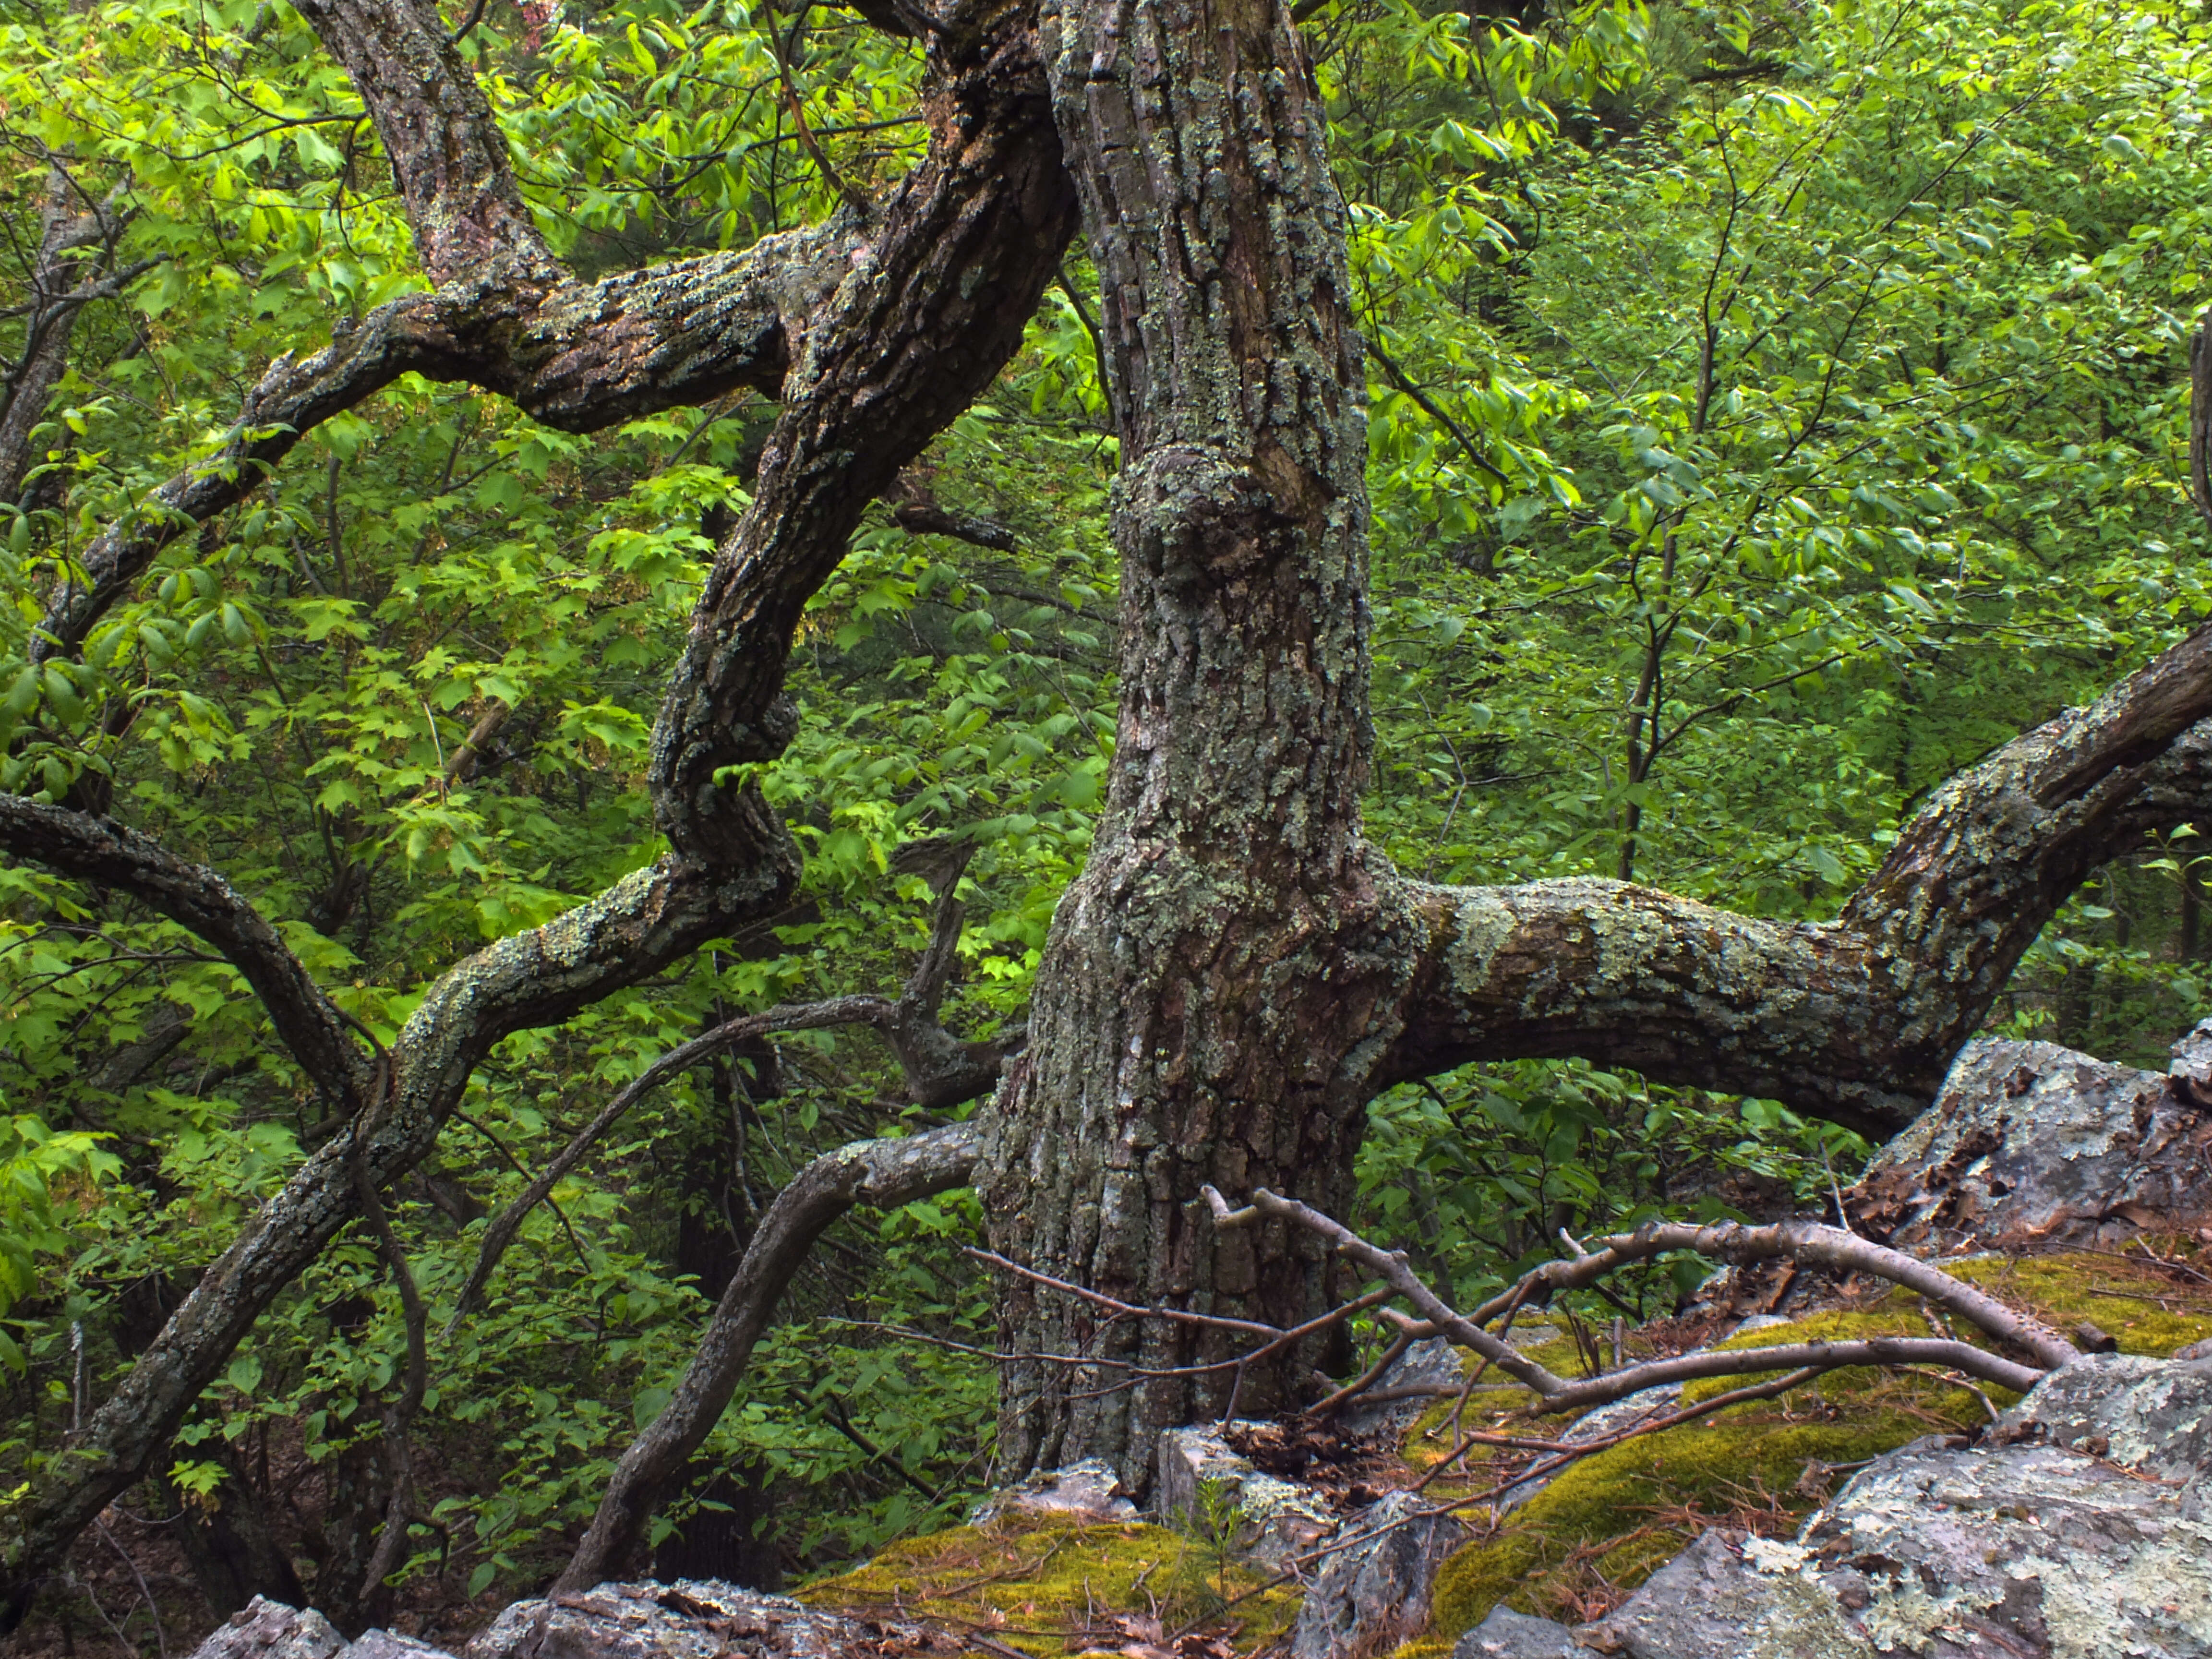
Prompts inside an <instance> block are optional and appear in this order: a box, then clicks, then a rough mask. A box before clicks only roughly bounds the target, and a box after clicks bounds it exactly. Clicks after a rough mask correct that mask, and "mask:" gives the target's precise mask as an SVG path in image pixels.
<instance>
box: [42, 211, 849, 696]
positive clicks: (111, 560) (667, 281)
mask: <svg viewBox="0 0 2212 1659" xmlns="http://www.w3.org/2000/svg"><path fill="white" fill-rule="evenodd" d="M852 235H853V233H852V232H851V230H850V229H849V228H842V227H835V226H833V227H825V228H820V229H815V230H806V231H795V232H791V233H788V234H782V235H777V236H770V237H764V238H763V239H762V240H760V241H759V242H757V243H755V244H754V245H753V246H751V247H749V248H747V249H745V250H744V252H740V253H722V254H711V255H708V256H706V257H704V258H697V259H684V260H678V261H675V262H674V263H671V264H665V265H657V266H653V267H652V268H651V269H648V270H638V271H624V272H622V273H619V274H617V275H616V276H609V277H606V278H605V279H603V280H601V281H599V282H596V283H571V284H568V285H565V286H562V287H557V288H555V289H551V290H550V291H546V292H542V293H541V292H538V291H534V290H528V289H505V290H499V291H490V292H487V291H484V290H483V289H477V288H475V287H471V286H470V285H467V284H462V285H459V287H457V288H455V289H451V290H441V291H440V292H438V293H435V294H410V295H406V296H404V298H401V299H398V300H394V301H391V302H390V303H388V304H386V305H384V306H380V307H378V308H377V309H376V310H375V311H374V312H372V313H370V314H369V315H368V317H367V318H365V319H362V322H361V323H360V325H358V326H356V327H353V328H349V329H347V330H345V331H343V332H342V333H340V334H339V335H338V336H337V337H336V338H334V339H333V340H332V341H331V343H330V344H329V345H327V346H325V347H324V348H323V349H320V350H319V351H317V352H315V353H313V355H312V356H308V357H307V358H306V359H304V360H303V361H300V362H295V361H294V360H293V359H292V357H291V356H290V355H289V353H288V354H287V355H285V356H282V357H279V358H278V359H277V360H276V362H273V363H271V364H270V366H269V368H268V369H267V371H266V372H265V373H264V374H263V375H262V377H261V380H260V382H259V384H258V385H257V386H255V387H254V388H253V390H252V392H250V393H248V394H247V396H246V403H245V405H244V407H243V408H242V409H241V410H240V412H239V418H238V422H237V424H236V425H235V426H234V428H233V429H232V434H231V436H230V438H229V439H228V441H227V442H225V444H224V445H223V447H222V448H221V449H219V450H217V451H216V453H214V454H212V455H210V456H209V457H208V458H207V459H204V460H203V461H201V462H199V463H197V465H194V466H192V467H191V469H190V470H189V471H185V472H180V473H179V474H178V475H177V476H176V477H173V478H171V479H170V480H168V482H167V483H163V484H161V486H159V487H158V488H157V489H155V490H154V491H152V493H151V494H149V495H148V496H147V497H146V499H145V501H144V502H143V505H142V506H141V507H140V508H139V509H138V511H137V513H134V514H133V515H132V516H131V517H130V518H127V519H124V520H118V522H117V523H115V524H113V525H112V526H109V527H108V529H107V530H106V531H105V532H102V533H101V534H100V536H99V537H97V538H94V541H93V542H92V543H91V544H90V545H88V547H87V548H86V549H85V550H84V551H83V552H82V554H80V555H79V556H77V558H76V562H75V563H74V565H73V566H72V567H71V568H70V569H69V570H68V572H67V573H66V574H65V575H64V578H63V580H61V581H60V582H59V583H58V584H57V585H56V586H55V588H54V590H53V592H52V594H51V595H50V596H49V598H48V600H47V605H46V616H45V617H44V618H43V619H42V620H41V622H40V625H39V628H38V629H36V630H35V631H34V632H33V635H32V637H31V644H30V652H31V656H32V659H33V661H43V660H45V659H47V658H49V657H52V656H57V655H61V656H67V655H73V654H75V653H76V651H77V650H78V649H79V648H80V647H82V645H83V643H84V639H85V636H86V635H88V633H90V632H91V630H92V629H93V627H94V625H95V624H96V623H98V622H99V620H100V617H102V616H104V615H105V614H106V612H107V611H108V610H109V609H110V608H111V607H112V606H113V605H115V604H116V603H117V602H118V601H119V600H121V599H124V598H125V596H126V595H127V594H128V593H129V592H131V587H132V586H133V585H134V584H135V583H136V582H137V580H138V579H139V577H141V576H142V575H143V574H145V572H146V569H147V568H148V567H149V565H151V564H152V563H153V562H154V560H155V557H156V556H158V555H159V554H160V553H161V550H162V549H163V548H165V547H167V546H168V545H169V544H171V543H172V542H173V541H175V540H177V539H178V538H180V537H183V536H186V535H190V534H192V533H194V532H197V530H198V528H199V527H200V526H202V525H204V524H205V523H207V522H208V521H209V520H211V519H213V518H215V517H216V515H217V514H219V513H223V512H226V511H228V509H229V508H231V507H234V506H236V505H237V504H238V503H239V502H240V501H243V500H245V499H246V497H247V496H248V495H252V493H253V492H254V491H255V490H256V489H259V488H260V487H261V483H262V481H263V480H264V478H266V477H268V476H269V475H270V473H271V472H272V471H275V470H276V467H277V465H279V464H280V463H282V462H283V459H284V458H285V457H286V456H287V455H289V454H290V453H291V452H292V450H293V449H294V448H295V447H296V446H297V445H298V444H299V442H300V441H301V439H302V438H304V437H305V436H306V435H307V434H308V433H309V432H312V431H313V429H314V428H316V427H318V426H319V425H320V424H321V423H322V422H325V421H326V420H329V419H330V418H331V416H335V415H340V414H343V413H344V412H345V411H346V410H349V409H352V408H354V407H356V405H357V404H362V403H363V402H365V401H367V400H368V398H371V397H373V396H374V395H375V394H376V393H377V392H381V391H382V390H383V389H384V388H385V387H386V386H389V385H391V384H392V381H394V380H398V378H399V377H400V376H401V375H402V374H420V375H422V377H423V378H425V379H426V380H446V381H454V380H458V381H464V382H466V383H468V384H470V385H473V386H481V387H483V389H484V390H486V391H489V392H501V393H503V394H505V395H506V396H507V397H508V398H512V399H513V401H514V403H515V404H517V405H518V406H519V407H520V408H521V409H522V410H524V411H525V412H526V413H527V414H529V415H530V416H532V417H533V418H535V419H537V420H540V421H543V422H545V424H547V425H548V426H554V427H558V428H561V429H562V430H563V431H568V432H592V431H597V430H599V429H601V428H605V427H609V426H613V425H616V424H617V423H619V422H623V421H626V420H630V419H633V418H635V416H639V415H643V414H650V413H652V412H653V410H661V409H670V408H676V407H682V406H688V405H696V404H707V403H710V402H712V401H713V400H714V398H718V397H720V396H722V395H723V394H724V393H726V392H731V391H733V390H736V389H738V387H742V386H750V387H752V388H754V389H755V390H757V391H760V392H763V393H766V394H769V395H780V394H781V389H782V384H783V379H784V374H785V371H786V370H787V368H788V366H789V362H790V357H791V342H792V340H793V338H794V337H803V334H804V331H805V326H806V319H807V317H808V315H809V313H810V312H811V310H812V309H813V308H814V307H817V306H819V305H820V304H821V303H822V301H823V299H824V298H825V297H826V296H827V295H829V293H831V292H832V291H834V289H835V288H836V279H837V276H838V274H839V273H840V271H841V270H842V267H843V265H844V264H845V262H846V258H847V255H848V251H849V245H850V242H851V240H852Z"/></svg>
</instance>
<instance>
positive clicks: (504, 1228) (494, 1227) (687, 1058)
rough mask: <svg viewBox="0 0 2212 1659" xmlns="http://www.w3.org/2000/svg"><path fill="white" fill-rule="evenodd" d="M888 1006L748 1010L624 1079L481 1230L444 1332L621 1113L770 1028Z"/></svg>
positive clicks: (853, 1000) (849, 1018)
mask: <svg viewBox="0 0 2212 1659" xmlns="http://www.w3.org/2000/svg"><path fill="white" fill-rule="evenodd" d="M889 1006H890V1005H889V1004H887V1003H885V1002H884V1000H883V999H882V998H880V997H833V998H831V999H830V1000H828V1001H826V1002H809V1003H797V1004H793V1003H786V1004H782V1005H780V1006H776V1007H774V1008H770V1009H769V1010H768V1011H767V1012H764V1013H758V1014H748V1015H746V1016H745V1017H744V1018H742V1019H733V1020H730V1021H727V1022H726V1023H725V1024H720V1025H717V1026H716V1027H715V1028H714V1030H711V1031H708V1032H706V1033H704V1034H703V1035H702V1036H696V1037H694V1038H692V1039H691V1041H690V1042H686V1043H682V1044H679V1045H678V1047H676V1048H671V1049H670V1050H669V1051H668V1052H667V1053H666V1054H663V1055H661V1056H660V1058H659V1059H658V1060H654V1061H653V1063H652V1064H651V1065H650V1066H647V1067H646V1068H645V1070H643V1071H642V1072H641V1073H638V1074H637V1076H636V1077H635V1078H633V1079H631V1080H630V1081H629V1083H627V1084H625V1085H623V1087H622V1089H621V1090H620V1091H617V1093H616V1095H615V1097H614V1098H613V1099H612V1100H610V1101H609V1102H608V1103H606V1104H605V1106H603V1107H601V1108H600V1109H599V1115H597V1116H595V1117H594V1118H592V1121H590V1122H589V1123H586V1125H585V1126H584V1127H582V1128H580V1129H579V1130H577V1131H576V1133H574V1135H572V1136H571V1137H569V1139H568V1145H567V1146H563V1147H562V1149H561V1150H560V1151H559V1152H556V1153H555V1154H554V1157H553V1161H552V1162H551V1163H550V1164H547V1165H546V1166H545V1168H544V1170H542V1171H541V1172H540V1173H539V1174H538V1176H537V1178H536V1179H534V1180H533V1181H532V1182H530V1184H529V1185H528V1186H526V1187H525V1188H523V1189H522V1192H521V1194H520V1196H519V1197H517V1198H516V1200H514V1202H513V1203H512V1204H510V1205H508V1206H507V1208H506V1209H504V1210H502V1211H501V1212H500V1213H499V1215H498V1217H497V1218H496V1219H495V1220H494V1221H493V1222H492V1224H491V1226H490V1227H489V1229H488V1230H487V1231H485V1233H484V1237H483V1245H482V1246H481V1247H480V1248H479V1249H477V1261H476V1266H475V1267H472V1268H471V1269H470V1270H469V1279H468V1283H467V1284H465V1285H463V1286H462V1287H461V1294H460V1297H459V1300H457V1301H456V1302H455V1303H454V1304H453V1317H452V1318H451V1319H450V1320H448V1321H447V1323H446V1334H447V1335H448V1336H450V1335H452V1334H453V1329H454V1328H455V1327H456V1326H458V1325H459V1323H460V1322H461V1321H462V1320H463V1319H465V1318H466V1317H467V1316H469V1315H470V1314H471V1313H473V1312H475V1311H476V1310H477V1306H478V1304H479V1303H480V1302H481V1300H482V1298H483V1291H484V1286H485V1285H488V1284H489V1283H490V1282H491V1276H492V1274H493V1273H494V1272H495V1270H496V1269H497V1268H498V1267H499V1263H500V1258H501V1256H503V1255H506V1254H507V1247H508V1246H509V1245H511V1244H512V1243H514V1236H515V1234H516V1233H518V1232H520V1231H521V1228H522V1224H523V1223H524V1222H525V1221H526V1220H527V1219H528V1218H529V1216H530V1212H532V1210H534V1209H536V1208H537V1207H538V1206H539V1205H540V1204H542V1203H544V1201H545V1200H546V1197H547V1196H548V1194H550V1193H551V1192H552V1190H553V1189H554V1188H556V1187H557V1186H559V1185H560V1184H561V1182H562V1178H563V1177H564V1176H567V1175H568V1171H569V1170H573V1169H574V1168H575V1167H576V1165H577V1164H580V1163H581V1162H582V1161H583V1158H584V1155H585V1154H586V1152H590V1151H591V1150H592V1147H593V1146H597V1145H598V1144H599V1138H600V1137H601V1136H602V1135H604V1134H605V1133H606V1132H607V1131H608V1130H609V1129H611V1128H612V1127H614V1126H615V1124H616V1123H617V1121H620V1119H621V1118H622V1116H623V1114H624V1113H626V1112H628V1111H629V1109H630V1108H631V1107H633V1106H635V1104H637V1103H638V1102H639V1101H641V1100H642V1099H644V1098H645V1097H646V1096H647V1095H649V1094H651V1093H652V1092H653V1091H654V1090H655V1089H657V1088H659V1086H660V1085H662V1084H663V1083H665V1082H666V1081H667V1080H668V1079H670V1078H671V1077H674V1076H676V1075H678V1073H683V1072H686V1071H689V1070H690V1068H691V1067H692V1066H696V1065H697V1064H698V1063H699V1062H700V1061H701V1060H710V1059H712V1058H713V1057H714V1055H716V1054H722V1053H724V1052H726V1050H728V1049H730V1048H734V1047H736V1046H737V1045H738V1043H740V1042H750V1040H751V1039H752V1038H754V1037H757V1036H766V1035H767V1034H768V1033H769V1032H770V1031H813V1030H821V1029H822V1028H823V1026H828V1025H852V1024H874V1023H876V1021H878V1019H880V1018H882V1017H883V1014H884V1012H885V1011H886V1010H887V1009H888V1007H889Z"/></svg>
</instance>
